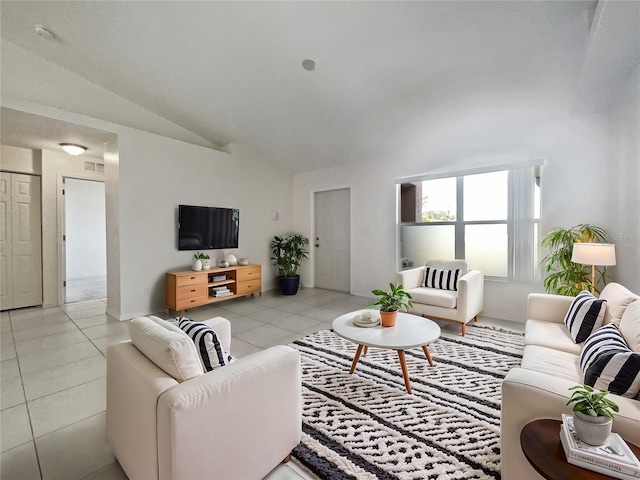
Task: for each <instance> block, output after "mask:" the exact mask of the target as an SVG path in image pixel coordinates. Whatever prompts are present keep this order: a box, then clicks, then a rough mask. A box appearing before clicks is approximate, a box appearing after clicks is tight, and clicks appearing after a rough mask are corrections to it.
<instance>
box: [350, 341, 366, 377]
mask: <svg viewBox="0 0 640 480" xmlns="http://www.w3.org/2000/svg"><path fill="white" fill-rule="evenodd" d="M363 347H364V345H358V349H357V350H356V356H355V357H353V363H352V364H351V370H350V371H349V373H353V371H354V370H355V369H356V365H357V364H358V360H359V359H360V354H361V353H362V348H363Z"/></svg>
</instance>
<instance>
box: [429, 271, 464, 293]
mask: <svg viewBox="0 0 640 480" xmlns="http://www.w3.org/2000/svg"><path fill="white" fill-rule="evenodd" d="M459 278H460V270H459V269H456V270H441V269H439V268H433V267H429V266H425V269H424V282H422V286H423V287H426V288H438V289H440V290H454V291H457V290H458V279H459Z"/></svg>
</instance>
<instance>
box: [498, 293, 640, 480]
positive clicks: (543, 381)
mask: <svg viewBox="0 0 640 480" xmlns="http://www.w3.org/2000/svg"><path fill="white" fill-rule="evenodd" d="M600 299H606V300H607V307H606V313H605V317H604V324H608V323H615V324H617V325H618V326H619V329H620V333H621V334H622V336H623V337H624V339H625V341H626V343H627V345H628V347H629V348H630V349H631V350H633V351H634V352H640V296H638V295H636V294H634V293H632V292H630V291H629V290H628V289H626V288H625V287H623V286H622V285H619V284H617V283H610V284H608V285H607V286H606V287H605V288H604V289H603V291H602V293H601V295H600ZM573 300H574V297H564V296H559V295H549V294H531V295H529V299H528V320H527V324H526V327H525V348H524V355H523V358H522V365H521V367H520V368H515V369H513V370H511V371H510V372H509V373H508V375H507V376H506V378H505V380H504V382H503V385H502V412H501V415H502V420H501V465H502V479H503V480H522V479H538V478H542V477H541V476H540V475H539V474H538V473H536V471H535V470H534V469H533V468H532V467H531V466H530V465H529V462H528V461H527V459H526V458H525V457H524V455H523V453H522V449H521V447H520V431H521V430H522V428H523V427H524V426H525V425H526V424H528V423H529V422H532V421H534V420H537V419H544V418H550V419H556V420H560V419H561V418H562V413H567V414H570V413H571V407H570V406H566V403H567V400H568V398H569V396H570V395H569V394H570V392H569V390H568V389H569V388H570V387H572V386H574V385H579V384H583V383H584V378H583V373H582V371H581V370H580V353H581V350H582V348H583V343H579V344H576V343H574V341H573V339H572V338H571V336H570V334H569V331H568V329H567V328H566V326H565V325H564V317H565V315H566V313H567V311H568V310H569V308H570V306H571V304H572V302H573ZM610 398H611V400H613V401H614V402H615V403H616V404H617V405H618V406H619V407H620V412H619V413H618V414H617V415H616V419H615V420H614V423H613V431H614V432H617V433H619V434H620V435H621V436H622V437H623V438H625V439H626V440H628V441H629V442H631V443H634V444H636V445H640V394H638V395H637V396H636V397H635V398H623V397H621V396H619V395H613V394H612V395H610ZM551 454H552V452H550V455H551Z"/></svg>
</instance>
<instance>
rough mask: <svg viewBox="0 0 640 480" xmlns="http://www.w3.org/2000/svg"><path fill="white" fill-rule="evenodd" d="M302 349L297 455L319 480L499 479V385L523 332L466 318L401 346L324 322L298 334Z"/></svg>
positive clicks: (516, 360)
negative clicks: (358, 338) (453, 330)
mask: <svg viewBox="0 0 640 480" xmlns="http://www.w3.org/2000/svg"><path fill="white" fill-rule="evenodd" d="M292 346H293V347H295V348H297V349H298V350H299V351H300V353H301V355H302V396H303V407H302V415H303V419H302V420H303V434H302V442H301V443H300V444H299V445H298V446H297V447H296V448H295V449H294V451H293V456H294V458H295V459H296V461H297V462H298V463H300V464H301V465H303V466H304V467H305V468H307V469H308V470H309V471H311V472H312V473H313V474H315V475H316V476H317V477H319V478H321V479H327V480H329V479H330V480H343V479H358V480H364V479H371V480H375V479H421V480H423V479H438V480H445V479H458V478H460V479H462V478H465V479H471V478H474V479H476V478H477V479H483V478H496V479H497V478H500V385H501V383H502V379H503V378H504V376H505V375H506V374H507V372H508V371H509V370H510V369H511V368H514V367H517V366H519V365H520V361H521V358H522V351H523V346H524V336H523V335H522V334H520V333H516V332H509V331H505V330H497V329H492V328H488V327H479V326H471V325H470V326H469V328H468V329H467V334H466V336H465V337H461V336H459V335H450V334H443V335H442V336H441V338H440V339H439V340H437V341H436V342H434V343H432V344H430V345H429V351H430V352H431V356H432V358H433V361H434V363H435V366H433V367H430V366H429V364H428V362H427V360H426V358H425V356H424V353H423V352H422V350H421V349H413V350H408V351H406V352H405V353H406V360H407V367H408V370H409V376H410V379H411V387H412V390H413V394H408V393H407V391H406V390H405V386H404V381H403V377H402V371H401V369H400V364H399V361H398V354H397V353H396V352H395V351H393V350H382V349H376V348H372V349H369V353H368V354H367V355H366V356H363V357H361V358H360V361H359V362H358V365H357V367H356V370H355V372H354V374H353V375H349V368H350V366H351V362H352V360H353V356H354V353H355V350H356V345H354V344H353V343H351V342H348V341H346V340H343V339H341V338H340V337H338V336H337V335H336V334H334V333H333V332H331V331H328V330H325V331H321V332H317V333H315V334H313V335H310V336H308V337H305V338H303V339H301V340H299V341H296V342H295V343H294V344H293V345H292Z"/></svg>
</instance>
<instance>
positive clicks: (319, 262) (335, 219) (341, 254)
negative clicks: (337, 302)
mask: <svg viewBox="0 0 640 480" xmlns="http://www.w3.org/2000/svg"><path fill="white" fill-rule="evenodd" d="M350 211H351V192H350V190H349V189H348V188H342V189H339V190H328V191H326V192H316V193H315V235H314V238H313V244H314V256H315V286H316V287H317V288H326V289H328V290H337V291H340V292H350V291H351V215H350Z"/></svg>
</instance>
